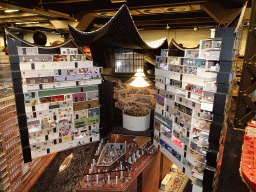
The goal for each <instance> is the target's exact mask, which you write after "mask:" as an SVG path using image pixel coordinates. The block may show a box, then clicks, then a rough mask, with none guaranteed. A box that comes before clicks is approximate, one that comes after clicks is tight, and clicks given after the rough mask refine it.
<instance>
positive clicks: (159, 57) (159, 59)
mask: <svg viewBox="0 0 256 192" xmlns="http://www.w3.org/2000/svg"><path fill="white" fill-rule="evenodd" d="M167 58H168V57H162V56H156V62H158V63H167Z"/></svg>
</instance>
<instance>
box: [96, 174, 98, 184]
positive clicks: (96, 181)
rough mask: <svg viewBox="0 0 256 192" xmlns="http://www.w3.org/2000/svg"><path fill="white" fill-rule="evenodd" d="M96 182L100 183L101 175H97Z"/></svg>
mask: <svg viewBox="0 0 256 192" xmlns="http://www.w3.org/2000/svg"><path fill="white" fill-rule="evenodd" d="M96 183H97V184H99V175H96Z"/></svg>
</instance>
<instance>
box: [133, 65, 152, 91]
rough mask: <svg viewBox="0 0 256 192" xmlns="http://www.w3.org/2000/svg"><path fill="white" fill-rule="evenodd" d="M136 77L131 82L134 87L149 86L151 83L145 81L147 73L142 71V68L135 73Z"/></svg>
mask: <svg viewBox="0 0 256 192" xmlns="http://www.w3.org/2000/svg"><path fill="white" fill-rule="evenodd" d="M134 76H135V77H136V78H135V80H134V81H133V82H131V83H130V85H131V86H133V87H147V86H149V84H148V83H147V82H146V81H145V79H144V78H145V74H144V73H143V72H142V69H141V70H139V69H138V72H137V73H135V75H134Z"/></svg>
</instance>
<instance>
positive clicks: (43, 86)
mask: <svg viewBox="0 0 256 192" xmlns="http://www.w3.org/2000/svg"><path fill="white" fill-rule="evenodd" d="M37 49H38V48H34V47H33V48H26V47H19V48H18V53H19V59H20V65H21V66H22V67H21V69H22V70H21V74H22V83H23V86H22V87H23V92H24V100H25V111H26V117H27V126H28V127H27V128H28V133H29V143H30V147H31V155H32V158H36V157H40V156H44V155H46V154H50V153H55V152H58V151H61V150H65V149H68V148H71V147H76V146H78V145H83V144H87V143H90V142H94V141H98V140H99V123H100V119H99V115H100V108H99V91H98V86H97V85H98V84H100V83H101V73H102V71H103V70H102V68H101V67H94V66H93V62H92V61H88V60H86V56H85V55H81V54H78V53H79V52H78V49H77V48H60V53H61V54H58V55H57V54H52V55H51V54H49V55H40V54H38V50H37ZM41 62H43V63H45V64H42V63H41ZM43 66H44V67H43ZM67 66H69V67H68V68H67ZM93 80H97V81H93ZM85 81H88V82H89V81H90V85H89V86H86V85H83V86H82V83H81V82H83V84H84V82H85ZM72 82H74V83H72ZM61 84H63V86H61ZM80 84H81V85H80ZM32 86H33V87H32Z"/></svg>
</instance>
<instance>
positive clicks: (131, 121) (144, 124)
mask: <svg viewBox="0 0 256 192" xmlns="http://www.w3.org/2000/svg"><path fill="white" fill-rule="evenodd" d="M123 127H124V128H126V129H128V130H130V131H145V130H147V129H148V128H149V127H150V113H149V114H148V115H146V116H130V115H126V114H125V113H123Z"/></svg>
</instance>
